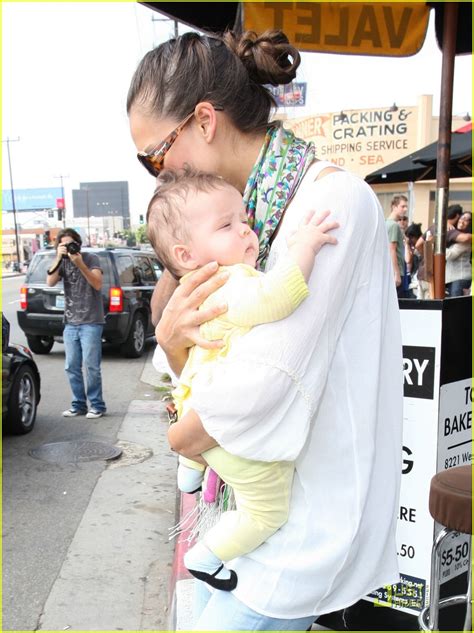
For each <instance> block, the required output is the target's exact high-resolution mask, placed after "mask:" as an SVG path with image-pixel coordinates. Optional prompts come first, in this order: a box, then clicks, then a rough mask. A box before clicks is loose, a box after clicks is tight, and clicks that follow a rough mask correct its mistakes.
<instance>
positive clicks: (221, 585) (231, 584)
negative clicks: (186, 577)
mask: <svg viewBox="0 0 474 633" xmlns="http://www.w3.org/2000/svg"><path fill="white" fill-rule="evenodd" d="M223 568H224V565H221V566H220V567H219V569H217V570H216V571H215V572H214V573H213V574H208V573H206V572H205V571H196V570H195V569H189V567H188V571H189V573H190V574H192V575H193V576H194V577H195V578H197V579H198V580H202V581H203V582H205V583H207V584H208V585H210V586H211V587H214V589H220V590H221V591H233V590H234V589H235V588H236V587H237V580H238V578H237V574H236V573H235V571H234V570H233V569H229V572H230V578H216V576H217V574H218V573H219V572H220V571H222V569H223Z"/></svg>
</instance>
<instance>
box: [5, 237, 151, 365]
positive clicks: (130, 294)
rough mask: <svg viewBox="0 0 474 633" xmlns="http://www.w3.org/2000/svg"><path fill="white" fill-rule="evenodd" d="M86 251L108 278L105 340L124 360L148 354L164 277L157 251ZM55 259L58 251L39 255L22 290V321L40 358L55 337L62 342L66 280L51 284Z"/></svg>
mask: <svg viewBox="0 0 474 633" xmlns="http://www.w3.org/2000/svg"><path fill="white" fill-rule="evenodd" d="M82 251H83V252H85V253H95V254H96V255H98V257H99V259H100V263H101V267H102V271H103V274H104V276H103V284H102V298H103V301H104V314H105V325H104V333H103V335H102V337H103V339H104V340H105V341H106V342H108V343H112V344H115V345H120V349H121V352H122V354H123V355H124V356H127V357H129V358H138V357H139V356H141V355H142V354H143V350H144V348H145V339H146V338H147V336H152V335H153V333H154V328H153V324H152V322H151V308H150V300H151V295H152V293H153V290H154V288H155V284H156V282H157V281H158V279H159V278H160V276H161V270H162V267H161V264H160V263H159V261H158V259H157V258H156V255H155V253H154V252H153V251H142V250H138V249H132V248H87V247H85V248H83V249H82ZM55 256H56V251H55V250H54V249H47V250H44V251H39V252H38V253H36V254H35V255H34V257H33V259H32V260H31V264H30V265H29V267H28V272H27V273H26V278H25V285H24V286H23V287H22V288H21V300H20V308H21V310H19V311H18V312H17V315H18V323H19V325H20V327H21V329H22V330H23V331H24V332H25V334H26V338H27V340H28V345H29V347H30V349H31V350H32V351H33V352H35V353H36V354H48V353H49V352H50V351H51V348H52V347H53V345H54V339H55V338H61V337H62V334H63V329H64V323H63V314H64V289H63V284H62V282H61V281H60V282H58V283H57V284H56V286H53V287H49V286H48V285H47V284H46V276H47V270H48V269H49V268H51V265H52V263H53V260H54V259H55Z"/></svg>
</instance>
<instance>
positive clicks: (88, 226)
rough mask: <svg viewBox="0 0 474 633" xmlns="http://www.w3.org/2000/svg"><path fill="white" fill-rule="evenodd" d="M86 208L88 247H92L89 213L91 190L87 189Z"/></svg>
mask: <svg viewBox="0 0 474 633" xmlns="http://www.w3.org/2000/svg"><path fill="white" fill-rule="evenodd" d="M86 208H87V245H88V246H90V245H91V219H90V212H89V189H88V188H86Z"/></svg>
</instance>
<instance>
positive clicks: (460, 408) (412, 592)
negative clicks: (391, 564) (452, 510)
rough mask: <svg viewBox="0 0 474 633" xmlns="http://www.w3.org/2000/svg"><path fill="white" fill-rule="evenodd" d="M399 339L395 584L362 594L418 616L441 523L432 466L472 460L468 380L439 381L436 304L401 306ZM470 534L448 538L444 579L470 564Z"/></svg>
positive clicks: (438, 313)
mask: <svg viewBox="0 0 474 633" xmlns="http://www.w3.org/2000/svg"><path fill="white" fill-rule="evenodd" d="M400 316H401V322H402V339H403V343H404V345H403V378H404V400H403V463H402V482H401V492H400V507H399V510H398V525H397V547H398V549H397V553H398V562H399V570H400V579H401V581H400V583H398V584H396V585H391V586H386V587H381V588H379V589H378V590H377V591H375V592H373V593H372V594H370V595H369V596H368V597H367V598H366V599H367V600H370V601H371V602H374V603H375V604H376V605H380V606H390V607H393V608H397V609H400V610H401V611H404V612H406V613H411V614H414V615H418V614H419V612H420V611H421V609H422V608H423V607H424V606H425V605H426V604H427V603H428V601H429V591H430V590H429V582H430V570H431V547H432V544H433V538H434V536H435V534H437V532H438V531H439V530H440V529H441V527H440V526H438V525H435V522H434V520H433V518H432V517H431V515H430V513H429V508H428V500H429V492H430V483H431V478H432V477H433V475H434V474H435V473H436V472H439V471H441V470H445V469H446V468H451V467H453V466H460V465H463V464H469V463H471V458H472V454H471V416H472V413H471V404H472V397H473V395H472V388H471V379H470V378H468V379H466V380H463V381H457V382H455V383H450V384H446V385H442V386H441V387H440V384H439V383H440V363H441V321H442V312H441V311H440V310H410V309H406V310H403V309H402V310H400ZM468 554H469V544H468V537H466V536H464V535H459V536H456V537H453V539H451V540H449V544H448V545H447V546H446V549H445V551H443V557H442V579H443V582H444V581H447V580H450V579H452V578H454V577H455V576H457V575H459V574H461V573H463V572H466V571H467V569H468Z"/></svg>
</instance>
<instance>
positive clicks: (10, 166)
mask: <svg viewBox="0 0 474 633" xmlns="http://www.w3.org/2000/svg"><path fill="white" fill-rule="evenodd" d="M19 140H20V137H18V138H9V137H7V138H6V139H5V140H3V139H2V143H6V144H7V153H8V168H9V170H10V188H11V192H12V209H13V223H14V225H15V244H16V260H17V263H18V272H19V271H20V263H21V262H20V242H19V239H18V225H17V223H16V207H15V189H14V188H13V176H12V163H11V159H10V143H16V142H17V141H19Z"/></svg>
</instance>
